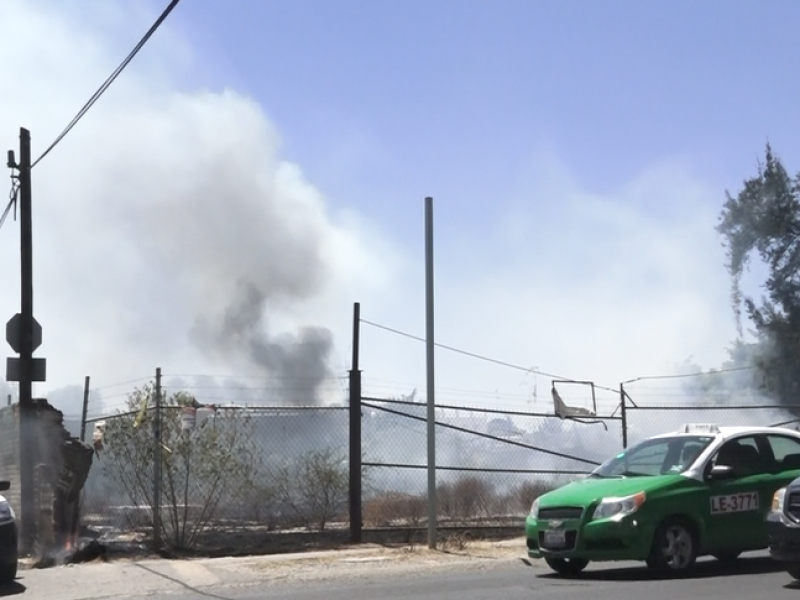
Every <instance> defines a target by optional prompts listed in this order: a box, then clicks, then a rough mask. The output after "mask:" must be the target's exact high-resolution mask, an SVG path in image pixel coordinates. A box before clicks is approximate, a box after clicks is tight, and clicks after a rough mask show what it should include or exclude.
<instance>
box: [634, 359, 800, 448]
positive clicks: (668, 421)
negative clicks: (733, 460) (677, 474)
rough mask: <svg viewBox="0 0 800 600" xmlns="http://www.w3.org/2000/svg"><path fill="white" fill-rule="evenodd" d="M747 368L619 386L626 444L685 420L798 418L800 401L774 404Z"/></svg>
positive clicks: (785, 422) (723, 422)
mask: <svg viewBox="0 0 800 600" xmlns="http://www.w3.org/2000/svg"><path fill="white" fill-rule="evenodd" d="M752 377H753V376H752V373H750V372H749V371H744V372H742V371H738V370H733V371H731V372H717V373H711V374H708V373H698V374H696V375H682V376H674V377H671V376H667V377H651V378H641V379H639V380H635V381H632V382H627V383H625V384H623V386H622V395H623V396H624V398H625V414H626V430H627V436H628V441H629V443H636V442H637V441H639V440H642V439H645V438H647V437H650V436H653V435H657V434H660V433H664V432H667V431H676V430H678V429H679V428H680V427H681V426H682V425H684V424H687V423H709V424H714V425H719V426H750V427H752V426H764V427H768V426H770V427H772V426H786V427H792V428H794V427H797V425H798V423H800V417H798V415H800V403H798V404H796V405H790V404H776V403H775V402H774V401H770V400H768V399H766V398H764V397H761V396H759V395H758V394H757V392H756V391H755V390H757V386H756V385H754V383H753V381H752Z"/></svg>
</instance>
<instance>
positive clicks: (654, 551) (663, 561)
mask: <svg viewBox="0 0 800 600" xmlns="http://www.w3.org/2000/svg"><path fill="white" fill-rule="evenodd" d="M696 560H697V534H695V529H694V527H693V526H692V524H691V523H690V522H689V521H688V520H687V519H683V518H681V517H672V518H670V519H667V520H666V521H664V522H663V523H661V525H659V526H658V529H656V533H655V535H654V536H653V545H652V548H651V550H650V556H649V557H648V559H647V566H648V567H650V568H651V569H656V570H659V571H667V572H670V573H682V572H685V571H688V570H689V569H691V568H692V567H693V566H694V563H695V561H696Z"/></svg>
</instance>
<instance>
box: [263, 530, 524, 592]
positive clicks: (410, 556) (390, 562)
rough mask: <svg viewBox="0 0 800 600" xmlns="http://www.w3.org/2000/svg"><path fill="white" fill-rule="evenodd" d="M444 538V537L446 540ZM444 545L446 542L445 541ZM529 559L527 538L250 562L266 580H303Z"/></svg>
mask: <svg viewBox="0 0 800 600" xmlns="http://www.w3.org/2000/svg"><path fill="white" fill-rule="evenodd" d="M443 541H445V540H443ZM442 546H443V547H446V546H447V543H443V544H442ZM525 558H527V551H526V547H525V540H524V538H517V539H513V540H506V541H504V542H491V541H485V540H484V541H475V542H471V543H470V544H469V545H468V546H466V547H464V548H462V549H460V550H446V549H436V550H431V549H429V548H427V546H405V547H397V548H390V547H384V546H374V547H372V548H370V549H364V550H363V552H362V551H359V552H358V554H357V555H354V554H350V553H349V552H342V553H339V552H329V553H324V555H322V556H320V555H313V556H309V557H308V558H303V557H301V556H295V557H292V559H282V558H281V557H278V556H275V557H265V558H262V559H259V560H255V561H253V562H252V563H249V564H248V565H247V567H248V568H251V569H253V570H255V571H257V572H258V574H259V579H263V580H264V581H267V582H273V583H278V582H287V583H288V582H303V581H320V580H328V579H340V578H345V579H362V578H366V577H375V576H376V575H377V576H398V575H402V576H411V577H416V576H420V575H423V574H425V573H429V572H431V571H434V570H435V571H441V570H448V569H458V570H463V569H469V570H471V571H473V570H475V569H487V568H491V567H492V566H496V565H498V564H501V563H511V562H515V561H520V560H522V559H525Z"/></svg>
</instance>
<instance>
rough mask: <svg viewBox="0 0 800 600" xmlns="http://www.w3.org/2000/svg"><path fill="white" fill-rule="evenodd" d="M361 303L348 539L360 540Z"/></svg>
mask: <svg viewBox="0 0 800 600" xmlns="http://www.w3.org/2000/svg"><path fill="white" fill-rule="evenodd" d="M360 329H361V305H360V304H359V303H358V302H356V303H355V304H354V305H353V367H352V369H351V370H350V409H349V414H350V423H349V431H350V541H351V542H353V543H354V544H358V543H360V542H361V529H362V527H361V520H362V519H361V371H360V370H359V369H358V354H359V337H360Z"/></svg>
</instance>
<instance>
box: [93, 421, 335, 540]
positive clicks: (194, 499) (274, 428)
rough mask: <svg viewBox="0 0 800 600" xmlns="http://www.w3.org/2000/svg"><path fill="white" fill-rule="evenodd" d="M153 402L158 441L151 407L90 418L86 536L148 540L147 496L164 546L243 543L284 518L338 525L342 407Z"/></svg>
mask: <svg viewBox="0 0 800 600" xmlns="http://www.w3.org/2000/svg"><path fill="white" fill-rule="evenodd" d="M160 410H161V440H162V444H161V447H160V449H159V448H157V447H156V444H155V436H154V429H153V427H152V425H153V423H152V420H153V419H154V418H155V409H153V408H145V409H144V410H142V411H131V412H125V413H121V414H118V415H114V416H110V417H105V418H102V419H92V420H90V421H89V425H90V428H91V427H94V428H95V430H96V431H98V432H102V445H99V444H98V453H97V456H96V458H95V465H94V466H93V468H92V471H91V473H90V476H89V479H88V481H87V482H86V485H85V488H84V498H83V510H82V513H83V516H82V520H83V523H84V525H85V526H87V527H88V528H89V529H90V530H91V531H92V532H94V534H95V535H103V536H104V539H105V540H108V541H115V542H116V543H123V544H124V543H129V544H133V545H145V544H150V543H151V542H152V541H153V535H154V529H153V525H154V518H153V515H154V514H155V510H154V508H153V507H154V506H155V505H156V503H158V505H159V510H158V513H159V515H160V522H159V525H160V537H161V541H162V543H163V545H164V546H166V547H168V548H173V549H187V548H194V547H219V546H220V545H221V544H223V545H232V546H236V545H239V546H242V545H248V544H249V543H251V542H252V540H253V539H254V538H257V537H258V536H259V535H262V536H263V534H264V532H267V531H275V530H282V531H286V530H290V529H291V528H293V527H303V528H308V529H316V530H323V529H331V528H333V529H335V528H344V527H346V520H344V521H343V520H342V517H343V515H346V514H347V501H348V465H347V434H348V432H347V409H346V408H340V407H322V406H312V407H247V408H230V407H219V408H202V407H201V408H194V407H191V406H164V407H162V408H161V409H160ZM159 453H160V456H161V461H160V464H161V465H162V468H161V474H160V478H159V477H158V475H157V474H156V473H155V472H154V465H155V464H157V463H158V460H157V458H156V457H157V455H158V454H159ZM157 498H158V501H157V500H156V499H157ZM222 533H225V534H226V535H225V536H221V534H222Z"/></svg>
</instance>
